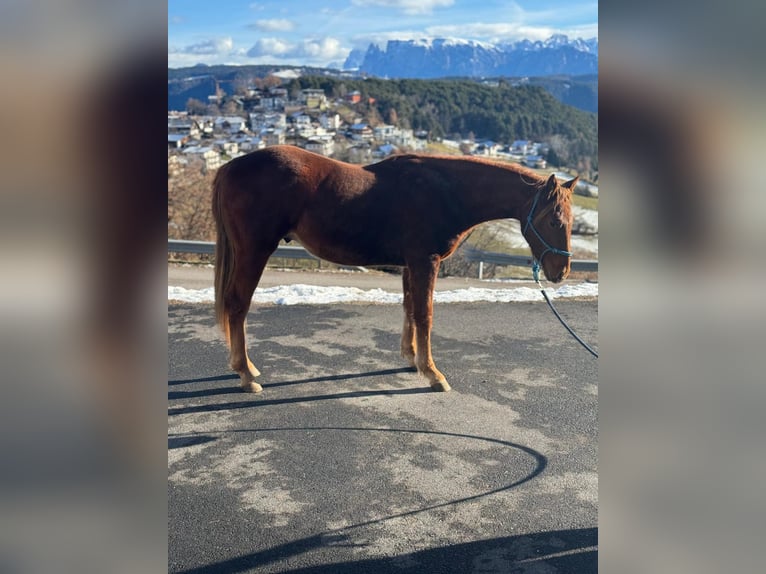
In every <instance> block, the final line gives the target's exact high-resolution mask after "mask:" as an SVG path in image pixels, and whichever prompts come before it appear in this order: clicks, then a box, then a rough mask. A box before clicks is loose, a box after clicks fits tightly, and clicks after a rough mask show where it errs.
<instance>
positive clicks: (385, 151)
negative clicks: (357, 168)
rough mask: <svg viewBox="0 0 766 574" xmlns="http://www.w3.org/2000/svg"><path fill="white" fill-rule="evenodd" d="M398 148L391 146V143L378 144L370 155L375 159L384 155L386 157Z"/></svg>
mask: <svg viewBox="0 0 766 574" xmlns="http://www.w3.org/2000/svg"><path fill="white" fill-rule="evenodd" d="M398 151H399V150H398V149H397V148H396V147H395V146H392V145H391V144H383V145H382V146H378V149H376V150H375V151H373V152H372V157H373V158H375V159H382V158H384V157H388V156H390V155H391V154H395V153H396V152H398Z"/></svg>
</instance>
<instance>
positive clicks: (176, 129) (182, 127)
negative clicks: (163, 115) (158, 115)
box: [168, 116, 200, 138]
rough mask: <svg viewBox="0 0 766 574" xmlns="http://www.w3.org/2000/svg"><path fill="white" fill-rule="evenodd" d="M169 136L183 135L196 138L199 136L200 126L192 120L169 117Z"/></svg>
mask: <svg viewBox="0 0 766 574" xmlns="http://www.w3.org/2000/svg"><path fill="white" fill-rule="evenodd" d="M168 134H183V135H186V136H191V137H193V138H194V137H198V136H199V134H200V126H199V124H198V123H197V122H196V121H194V120H193V119H191V118H187V117H174V116H168Z"/></svg>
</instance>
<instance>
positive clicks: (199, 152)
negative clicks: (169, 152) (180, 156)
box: [183, 146, 225, 171]
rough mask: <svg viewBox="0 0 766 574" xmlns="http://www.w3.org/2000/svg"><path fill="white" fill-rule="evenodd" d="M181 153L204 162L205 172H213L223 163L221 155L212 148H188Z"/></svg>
mask: <svg viewBox="0 0 766 574" xmlns="http://www.w3.org/2000/svg"><path fill="white" fill-rule="evenodd" d="M183 153H184V154H186V155H188V156H192V157H197V158H200V159H201V160H202V161H203V162H204V165H205V169H206V170H207V171H214V170H216V169H218V168H219V167H221V166H222V165H223V164H224V163H225V162H224V159H223V157H222V156H221V154H220V153H219V152H218V151H216V150H215V149H213V148H212V147H198V146H194V147H189V148H186V149H185V150H184V152H183Z"/></svg>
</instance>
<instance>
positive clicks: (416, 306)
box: [407, 255, 451, 391]
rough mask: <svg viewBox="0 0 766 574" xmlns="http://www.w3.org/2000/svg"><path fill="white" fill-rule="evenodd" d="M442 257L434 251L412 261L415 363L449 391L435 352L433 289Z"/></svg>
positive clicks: (431, 380)
mask: <svg viewBox="0 0 766 574" xmlns="http://www.w3.org/2000/svg"><path fill="white" fill-rule="evenodd" d="M440 264H441V258H440V257H439V256H438V255H433V256H431V257H429V258H423V259H417V260H414V261H408V262H407V266H408V267H409V270H410V288H411V293H412V309H413V317H414V319H415V339H416V342H417V352H416V355H415V364H416V365H417V368H418V372H419V373H420V374H422V375H424V376H425V377H426V378H427V379H428V382H429V383H430V385H431V388H432V389H433V390H435V391H449V390H450V388H451V387H450V386H449V383H448V382H447V379H446V378H445V377H444V375H443V374H442V373H441V372H440V371H439V369H437V368H436V365H435V364H434V360H433V357H432V356H431V325H432V323H433V293H434V286H435V284H436V274H437V273H438V271H439V265H440Z"/></svg>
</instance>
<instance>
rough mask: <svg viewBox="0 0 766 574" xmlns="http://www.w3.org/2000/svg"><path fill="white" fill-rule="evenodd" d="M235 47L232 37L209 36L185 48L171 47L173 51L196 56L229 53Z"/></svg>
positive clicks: (170, 50)
mask: <svg viewBox="0 0 766 574" xmlns="http://www.w3.org/2000/svg"><path fill="white" fill-rule="evenodd" d="M233 48H234V42H233V41H232V39H231V38H228V37H226V38H209V39H207V40H201V41H200V42H197V43H196V44H190V45H188V46H184V47H183V48H170V49H169V50H168V51H169V52H171V53H181V54H191V55H195V56H217V55H221V54H228V53H229V52H231V51H232V49H233Z"/></svg>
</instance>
